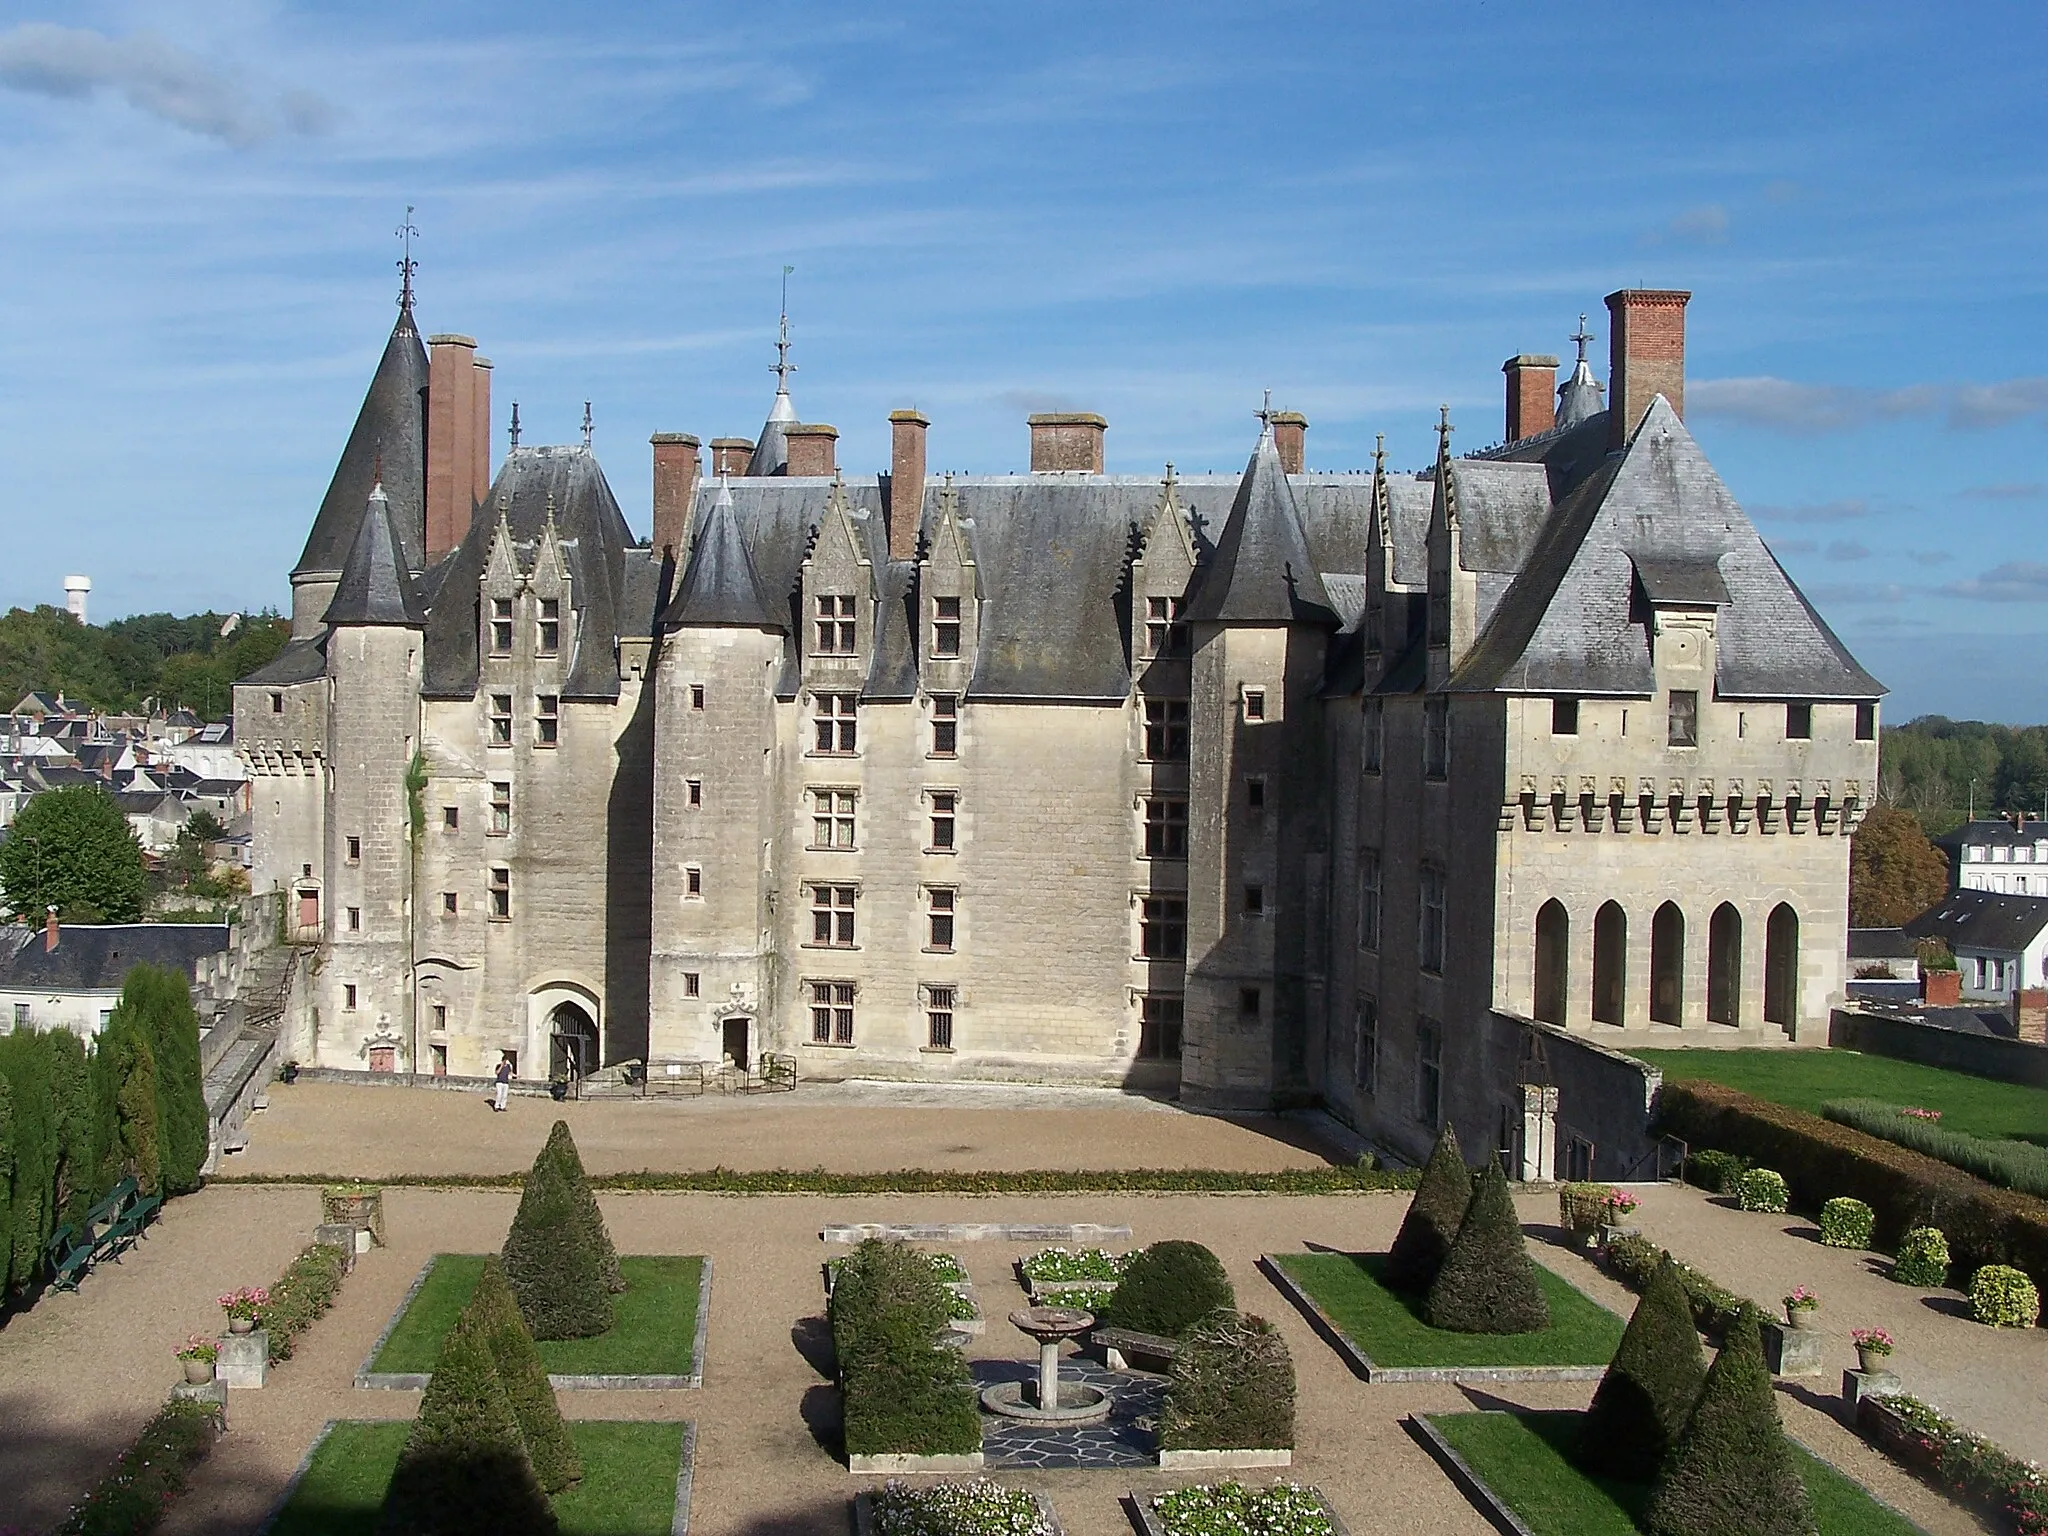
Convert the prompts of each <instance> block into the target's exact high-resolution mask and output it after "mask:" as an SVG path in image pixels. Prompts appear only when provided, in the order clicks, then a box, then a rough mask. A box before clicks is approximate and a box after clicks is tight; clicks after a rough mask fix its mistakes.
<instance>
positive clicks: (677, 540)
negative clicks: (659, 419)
mask: <svg viewBox="0 0 2048 1536" xmlns="http://www.w3.org/2000/svg"><path fill="white" fill-rule="evenodd" d="M648 441H649V442H650V443H652V444H654V547H655V549H656V550H657V551H658V552H659V553H661V554H663V555H669V556H673V557H674V559H675V562H676V564H677V565H681V564H682V563H683V557H684V555H685V554H687V553H688V551H689V548H690V508H691V506H692V505H694V504H695V502H696V500H697V475H698V472H699V469H700V464H699V460H698V458H697V439H696V438H694V437H692V436H690V434H689V433H687V432H657V433H655V434H654V436H652V437H651V438H649V439H648Z"/></svg>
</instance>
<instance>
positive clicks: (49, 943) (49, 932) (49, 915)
mask: <svg viewBox="0 0 2048 1536" xmlns="http://www.w3.org/2000/svg"><path fill="white" fill-rule="evenodd" d="M56 947H57V909H56V908H55V907H45V908H44V909H43V953H44V954H46V955H47V954H49V953H50V952H51V951H52V950H54V949H55V948H56Z"/></svg>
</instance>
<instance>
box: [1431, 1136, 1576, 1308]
mask: <svg viewBox="0 0 2048 1536" xmlns="http://www.w3.org/2000/svg"><path fill="white" fill-rule="evenodd" d="M1422 1316H1423V1320H1424V1321H1425V1322H1427V1323H1428V1324H1429V1325H1430V1327H1432V1328H1447V1329H1450V1330H1452V1331H1453V1332H1456V1333H1533V1332H1535V1331H1536V1330H1537V1329H1539V1328H1547V1327H1549V1326H1550V1304H1549V1303H1548V1302H1546V1301H1545V1300H1544V1299H1543V1291H1542V1288H1541V1287H1540V1286H1538V1285H1537V1283H1536V1263H1535V1261H1534V1260H1533V1259H1531V1258H1530V1257H1529V1250H1528V1248H1527V1247H1526V1246H1525V1245H1524V1244H1523V1242H1522V1224H1521V1222H1520V1221H1519V1220H1518V1219H1517V1218H1516V1216H1515V1199H1514V1196H1513V1195H1512V1194H1511V1193H1509V1190H1508V1180H1507V1175H1506V1174H1504V1173H1502V1172H1501V1171H1500V1164H1499V1163H1497V1162H1495V1161H1493V1160H1492V1159H1491V1158H1489V1159H1488V1160H1487V1164H1486V1167H1485V1169H1484V1170H1483V1171H1482V1172H1481V1173H1480V1175H1479V1183H1478V1186H1477V1187H1476V1188H1475V1189H1474V1190H1473V1191H1472V1203H1471V1204H1470V1205H1469V1206H1467V1207H1466V1208H1465V1219H1464V1220H1463V1221H1462V1222H1460V1223H1459V1224H1458V1235H1457V1237H1456V1238H1455V1239H1453V1240H1452V1243H1451V1251H1450V1252H1449V1253H1447V1254H1445V1255H1444V1262H1443V1267H1442V1268H1441V1269H1439V1270H1438V1271H1437V1273H1436V1281H1435V1283H1434V1284H1432V1285H1431V1286H1430V1288H1429V1295H1428V1296H1427V1297H1426V1298H1425V1299H1424V1301H1423V1304H1422Z"/></svg>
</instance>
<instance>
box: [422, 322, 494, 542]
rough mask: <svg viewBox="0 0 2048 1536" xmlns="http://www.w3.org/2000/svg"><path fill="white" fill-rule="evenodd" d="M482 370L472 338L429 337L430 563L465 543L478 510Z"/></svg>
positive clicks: (428, 533)
mask: <svg viewBox="0 0 2048 1536" xmlns="http://www.w3.org/2000/svg"><path fill="white" fill-rule="evenodd" d="M480 372H481V370H479V369H478V367H477V366H476V338H475V337H474V336H453V335H450V336H429V337H428V338H427V564H429V565H432V564H433V563H434V562H435V561H436V560H438V559H440V558H441V557H442V556H443V555H445V554H447V553H448V551H449V550H451V549H453V548H454V547H455V546H456V545H458V544H460V543H461V542H462V536H463V535H464V534H466V533H468V532H469V520H470V518H471V517H472V516H473V515H474V514H475V512H476V496H475V494H474V492H475V489H476V473H477V472H476V449H477V437H478V428H477V416H476V381H477V378H478V377H479V374H480ZM483 376H484V377H488V375H483ZM485 430H486V431H488V428H486V429H485Z"/></svg>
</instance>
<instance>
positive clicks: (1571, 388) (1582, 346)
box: [1557, 315, 1607, 427]
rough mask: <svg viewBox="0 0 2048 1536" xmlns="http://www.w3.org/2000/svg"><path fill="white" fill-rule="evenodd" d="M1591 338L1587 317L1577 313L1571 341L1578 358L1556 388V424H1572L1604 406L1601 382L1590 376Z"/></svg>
mask: <svg viewBox="0 0 2048 1536" xmlns="http://www.w3.org/2000/svg"><path fill="white" fill-rule="evenodd" d="M1592 339H1593V334H1592V332H1590V331H1588V330H1587V329H1586V317H1585V316H1584V315H1581V316H1579V328H1578V330H1576V331H1574V332H1573V333H1572V340H1573V341H1575V342H1577V343H1578V344H1579V360H1578V363H1577V364H1576V365H1575V366H1574V367H1573V369H1572V376H1571V377H1570V378H1568V379H1566V380H1565V381H1564V382H1563V383H1562V384H1560V385H1558V387H1557V424H1558V425H1559V426H1560V427H1575V426H1577V425H1578V424H1579V423H1580V422H1582V421H1584V420H1586V419H1587V418H1588V417H1590V416H1597V415H1599V414H1600V413H1601V412H1602V411H1604V410H1606V409H1607V402H1606V400H1605V399H1604V398H1603V393H1602V390H1601V387H1600V381H1599V380H1598V379H1596V378H1594V377H1593V370H1592V368H1591V367H1590V366H1589V365H1588V364H1587V362H1586V343H1587V342H1589V341H1591V340H1592Z"/></svg>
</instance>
